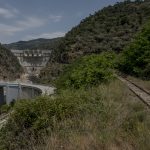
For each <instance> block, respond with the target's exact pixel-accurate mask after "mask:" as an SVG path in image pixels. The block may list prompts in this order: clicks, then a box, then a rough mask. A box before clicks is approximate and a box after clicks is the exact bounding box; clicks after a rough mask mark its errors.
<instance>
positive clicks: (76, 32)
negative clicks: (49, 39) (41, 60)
mask: <svg viewBox="0 0 150 150" xmlns="http://www.w3.org/2000/svg"><path fill="white" fill-rule="evenodd" d="M149 18H150V1H149V0H145V1H136V2H130V1H125V2H121V3H117V4H115V5H114V6H108V7H106V8H104V9H102V10H100V11H98V12H96V13H95V14H94V15H90V16H89V17H87V18H85V19H84V20H82V21H81V23H80V24H79V25H78V26H77V27H74V28H73V29H72V30H71V31H70V32H68V33H67V34H66V36H65V38H64V39H63V40H62V41H61V43H60V45H59V47H58V48H57V50H55V51H53V55H52V58H51V59H50V62H49V64H48V65H47V67H46V68H45V69H43V70H42V72H41V75H40V77H41V80H42V81H44V82H48V81H50V80H51V79H53V77H55V76H57V75H59V74H60V72H61V71H62V66H63V65H64V64H68V63H71V62H73V61H74V60H75V59H76V58H79V57H81V56H83V55H87V54H91V53H96V54H98V53H101V52H102V51H110V50H112V51H115V52H117V53H119V52H121V51H122V50H123V49H124V47H125V46H127V45H128V44H129V43H130V42H131V40H132V39H133V37H134V36H135V35H136V34H137V33H138V31H140V29H141V27H142V26H143V24H145V22H146V21H147V20H148V19H149ZM55 66H57V67H55Z"/></svg>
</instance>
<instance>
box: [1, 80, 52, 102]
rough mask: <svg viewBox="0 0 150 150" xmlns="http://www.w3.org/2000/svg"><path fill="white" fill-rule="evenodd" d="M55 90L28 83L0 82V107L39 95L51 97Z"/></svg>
mask: <svg viewBox="0 0 150 150" xmlns="http://www.w3.org/2000/svg"><path fill="white" fill-rule="evenodd" d="M54 90H55V88H54V87H49V86H43V85H34V84H29V83H17V82H2V81H1V82H0V105H3V104H10V103H11V102H13V101H16V100H20V99H30V98H34V97H36V96H39V95H45V94H46V95H51V94H53V93H54Z"/></svg>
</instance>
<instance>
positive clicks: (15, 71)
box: [0, 45, 23, 80]
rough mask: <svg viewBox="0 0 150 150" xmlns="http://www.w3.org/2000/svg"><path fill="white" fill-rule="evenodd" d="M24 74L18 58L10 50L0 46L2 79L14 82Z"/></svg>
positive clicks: (0, 72)
mask: <svg viewBox="0 0 150 150" xmlns="http://www.w3.org/2000/svg"><path fill="white" fill-rule="evenodd" d="M22 72H23V69H22V67H21V65H20V64H19V62H18V60H17V58H16V57H15V56H14V55H13V54H12V53H11V51H10V50H8V49H6V48H4V47H3V46H2V45H0V79H9V80H14V79H16V78H19V76H20V74H21V73H22Z"/></svg>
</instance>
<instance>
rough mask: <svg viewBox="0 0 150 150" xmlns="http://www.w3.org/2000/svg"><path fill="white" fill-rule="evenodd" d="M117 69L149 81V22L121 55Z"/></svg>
mask: <svg viewBox="0 0 150 150" xmlns="http://www.w3.org/2000/svg"><path fill="white" fill-rule="evenodd" d="M119 69H120V70H121V71H123V72H125V73H127V74H131V75H135V76H138V77H141V78H146V79H150V22H149V23H148V24H146V25H145V26H144V28H143V29H142V30H141V33H139V34H138V35H137V37H136V38H135V40H134V41H133V42H132V43H131V44H130V45H129V46H128V47H127V48H126V49H125V50H124V52H123V53H122V56H121V59H120V64H119Z"/></svg>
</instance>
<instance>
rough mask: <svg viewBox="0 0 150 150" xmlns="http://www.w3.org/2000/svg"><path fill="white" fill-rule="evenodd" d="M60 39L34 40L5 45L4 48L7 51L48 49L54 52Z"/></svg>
mask: <svg viewBox="0 0 150 150" xmlns="http://www.w3.org/2000/svg"><path fill="white" fill-rule="evenodd" d="M61 39H62V38H55V39H35V40H30V41H19V42H16V43H11V44H5V45H4V46H5V47H6V48H9V49H20V50H24V49H49V50H51V49H52V50H54V49H56V48H57V47H58V45H59V43H60V41H61Z"/></svg>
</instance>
